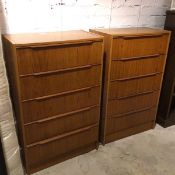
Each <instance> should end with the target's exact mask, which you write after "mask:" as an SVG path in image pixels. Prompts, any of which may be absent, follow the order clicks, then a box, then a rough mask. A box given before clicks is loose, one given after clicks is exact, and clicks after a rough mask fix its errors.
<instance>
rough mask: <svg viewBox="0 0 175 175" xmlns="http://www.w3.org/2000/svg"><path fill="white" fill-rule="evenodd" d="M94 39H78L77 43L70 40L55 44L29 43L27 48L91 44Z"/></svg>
mask: <svg viewBox="0 0 175 175" xmlns="http://www.w3.org/2000/svg"><path fill="white" fill-rule="evenodd" d="M93 43H94V41H84V42H83V41H80V42H78V43H75V42H70V43H55V44H43V45H31V46H29V48H31V49H37V48H45V47H57V46H69V45H70V46H72V45H82V44H83V45H89V44H93Z"/></svg>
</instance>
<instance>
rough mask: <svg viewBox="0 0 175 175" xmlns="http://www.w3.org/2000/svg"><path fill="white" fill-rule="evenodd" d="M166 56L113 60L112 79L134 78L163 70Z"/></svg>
mask: <svg viewBox="0 0 175 175" xmlns="http://www.w3.org/2000/svg"><path fill="white" fill-rule="evenodd" d="M164 64H165V56H158V57H153V58H145V59H131V60H126V61H114V60H113V61H112V63H111V80H118V79H119V80H120V79H121V80H122V79H125V78H134V77H138V76H143V75H147V74H148V75H149V74H152V73H157V72H163V68H164Z"/></svg>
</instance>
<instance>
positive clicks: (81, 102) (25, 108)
mask: <svg viewBox="0 0 175 175" xmlns="http://www.w3.org/2000/svg"><path fill="white" fill-rule="evenodd" d="M99 103H100V86H97V87H91V88H84V89H81V90H78V91H77V92H73V93H67V94H61V95H54V96H46V97H44V98H36V99H33V100H28V101H23V102H22V112H23V120H24V123H30V122H33V121H36V120H41V119H44V118H48V117H54V116H57V115H60V114H64V113H67V112H72V111H75V110H78V109H81V108H85V107H89V106H93V105H99ZM57 117H58V116H57Z"/></svg>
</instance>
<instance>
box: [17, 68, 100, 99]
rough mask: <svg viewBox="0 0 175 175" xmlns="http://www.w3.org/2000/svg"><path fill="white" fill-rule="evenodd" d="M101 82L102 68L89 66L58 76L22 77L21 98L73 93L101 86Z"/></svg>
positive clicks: (61, 73)
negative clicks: (77, 90) (81, 89)
mask: <svg viewBox="0 0 175 175" xmlns="http://www.w3.org/2000/svg"><path fill="white" fill-rule="evenodd" d="M85 77H86V78H85ZM100 82H101V66H89V67H86V68H83V69H76V70H73V71H65V72H60V73H56V74H47V75H36V76H27V77H22V78H21V79H20V86H21V96H22V97H21V98H22V99H23V100H25V99H32V98H35V97H42V96H47V95H52V94H57V93H61V92H67V91H72V90H76V89H80V88H85V87H89V86H94V85H99V84H100Z"/></svg>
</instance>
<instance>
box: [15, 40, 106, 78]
mask: <svg viewBox="0 0 175 175" xmlns="http://www.w3.org/2000/svg"><path fill="white" fill-rule="evenodd" d="M102 48H103V43H102V42H94V43H93V42H90V43H85V44H72V45H62V46H47V47H46V46H44V47H42V46H39V47H36V48H34V47H33V48H23V49H17V60H18V67H19V74H20V75H26V74H32V73H37V72H46V71H53V70H60V69H65V68H73V67H78V66H84V65H88V64H101V63H102V54H103V49H102Z"/></svg>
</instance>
